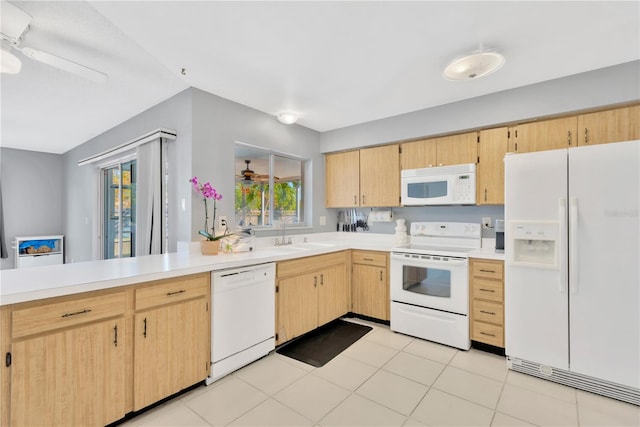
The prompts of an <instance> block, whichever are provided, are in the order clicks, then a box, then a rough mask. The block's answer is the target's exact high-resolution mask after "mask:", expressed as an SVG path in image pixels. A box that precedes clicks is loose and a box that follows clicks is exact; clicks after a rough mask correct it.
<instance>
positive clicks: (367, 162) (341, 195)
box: [325, 144, 400, 208]
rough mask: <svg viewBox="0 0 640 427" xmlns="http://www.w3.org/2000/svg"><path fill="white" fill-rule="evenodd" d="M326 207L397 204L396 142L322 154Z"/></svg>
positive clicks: (397, 153)
mask: <svg viewBox="0 0 640 427" xmlns="http://www.w3.org/2000/svg"><path fill="white" fill-rule="evenodd" d="M325 205H326V207H328V208H350V207H357V206H363V207H365V206H367V207H369V206H370V207H376V206H400V148H399V146H398V144H392V145H385V146H382V147H374V148H365V149H362V150H358V151H347V152H343V153H331V154H327V155H326V156H325Z"/></svg>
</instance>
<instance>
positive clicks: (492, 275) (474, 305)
mask: <svg viewBox="0 0 640 427" xmlns="http://www.w3.org/2000/svg"><path fill="white" fill-rule="evenodd" d="M469 285H470V286H469V287H470V298H469V301H470V305H471V307H470V308H471V310H470V313H471V318H470V319H469V321H470V323H471V325H470V326H471V339H472V340H473V341H478V342H481V343H484V344H489V345H492V346H495V347H501V348H504V261H501V260H490V259H477V258H470V259H469Z"/></svg>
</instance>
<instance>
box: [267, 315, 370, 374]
mask: <svg viewBox="0 0 640 427" xmlns="http://www.w3.org/2000/svg"><path fill="white" fill-rule="evenodd" d="M371 329H373V328H371V327H370V326H364V325H359V324H357V323H352V322H345V321H344V320H340V319H338V320H334V321H333V322H331V323H328V324H326V325H324V326H321V327H320V328H318V329H316V330H314V331H311V332H309V333H308V334H307V335H303V336H301V337H300V338H297V339H295V340H294V341H292V342H290V343H288V344H285V345H283V346H282V347H280V348H279V349H278V350H276V351H277V352H278V353H280V354H282V355H284V356H288V357H290V358H292V359H296V360H299V361H301V362H304V363H306V364H309V365H311V366H315V367H316V368H319V367H321V366H324V364H325V363H327V362H328V361H330V360H331V359H333V358H334V357H336V356H337V355H338V354H340V353H342V352H343V351H344V350H346V349H347V347H349V346H350V345H351V344H353V343H354V342H356V341H358V340H359V339H360V338H362V337H363V336H364V335H365V334H366V333H367V332H369V331H370V330H371Z"/></svg>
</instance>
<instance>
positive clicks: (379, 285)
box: [351, 264, 389, 320]
mask: <svg viewBox="0 0 640 427" xmlns="http://www.w3.org/2000/svg"><path fill="white" fill-rule="evenodd" d="M351 292H352V301H353V303H352V304H353V308H352V310H353V312H354V313H356V314H361V315H363V316H369V317H373V318H376V319H381V320H388V319H389V286H388V282H387V269H386V268H385V267H377V266H371V265H361V264H354V265H353V276H352V281H351Z"/></svg>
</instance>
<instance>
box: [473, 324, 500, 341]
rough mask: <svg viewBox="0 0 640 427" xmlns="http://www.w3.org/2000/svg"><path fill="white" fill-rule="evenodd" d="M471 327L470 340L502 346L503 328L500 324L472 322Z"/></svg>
mask: <svg viewBox="0 0 640 427" xmlns="http://www.w3.org/2000/svg"><path fill="white" fill-rule="evenodd" d="M472 329H473V332H472V334H471V335H472V336H471V339H472V340H474V341H479V342H483V343H485V344H490V345H495V346H496V347H504V329H503V328H502V326H496V325H490V324H488V323H482V322H473V328H472Z"/></svg>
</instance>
